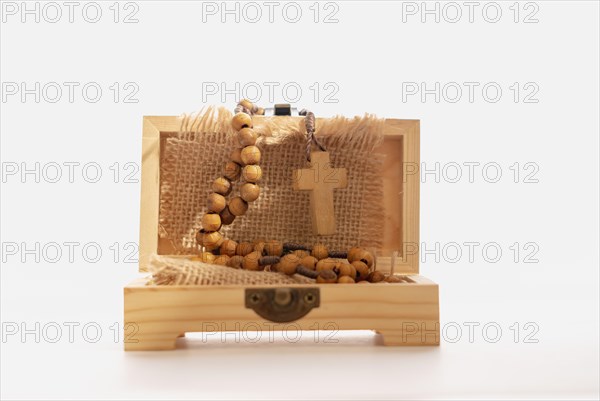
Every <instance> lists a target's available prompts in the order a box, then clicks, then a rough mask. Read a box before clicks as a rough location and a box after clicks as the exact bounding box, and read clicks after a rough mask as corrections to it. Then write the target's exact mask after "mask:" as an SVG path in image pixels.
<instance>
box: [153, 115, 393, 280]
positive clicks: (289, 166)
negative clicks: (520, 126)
mask: <svg viewBox="0 0 600 401" xmlns="http://www.w3.org/2000/svg"><path fill="white" fill-rule="evenodd" d="M231 117H232V113H231V112H230V111H229V110H227V109H224V108H213V107H211V108H208V109H205V110H203V111H201V112H199V113H196V114H193V115H184V116H183V117H182V119H181V129H180V132H179V133H178V134H177V135H176V136H174V137H171V138H169V139H167V140H166V143H165V144H164V150H163V152H162V153H161V161H160V169H161V170H160V183H161V186H160V211H159V214H160V216H159V225H160V226H159V235H160V237H161V238H164V239H167V240H169V241H170V242H171V243H172V246H173V248H174V250H175V254H178V255H193V254H197V253H198V246H197V244H196V238H195V236H196V231H197V230H198V229H200V227H201V224H200V222H201V218H202V215H203V214H204V213H205V212H206V199H207V196H208V194H209V193H210V192H211V183H212V181H213V180H214V179H215V178H217V177H219V176H220V175H221V174H222V169H223V165H224V163H225V162H226V161H228V160H229V155H230V153H231V151H232V150H233V149H234V148H235V147H238V146H239V145H238V144H237V140H236V135H235V132H234V131H233V129H232V128H231V126H230V120H231ZM254 125H255V126H254V128H255V130H256V131H257V132H259V133H260V135H261V137H260V138H259V141H258V142H257V146H258V147H259V148H260V150H261V152H262V159H261V162H260V165H261V167H262V170H263V177H262V180H261V181H260V182H259V185H260V187H261V194H260V197H259V198H258V199H257V200H256V201H255V202H253V203H251V204H250V207H249V209H248V212H247V213H246V214H245V215H244V216H242V217H238V218H236V220H235V221H234V223H233V224H232V225H230V226H223V228H222V229H221V233H222V234H223V235H224V236H225V237H227V238H230V239H233V240H236V241H238V242H239V241H252V240H254V239H257V238H264V239H276V240H280V241H283V242H296V243H302V244H306V245H313V244H315V243H317V242H319V243H324V244H325V245H327V246H328V247H329V249H335V250H347V249H348V248H350V247H352V246H361V247H365V248H370V249H380V248H381V246H382V240H383V223H384V221H383V219H384V213H383V179H382V166H383V155H382V154H376V153H374V152H373V150H374V149H375V148H376V147H377V146H378V145H380V144H381V142H382V140H383V125H384V120H383V119H379V118H376V117H375V116H373V115H365V116H363V117H354V118H346V117H334V118H329V119H320V120H317V124H316V133H315V134H316V136H317V137H318V138H319V140H320V141H321V142H322V143H323V144H324V145H325V147H326V148H327V151H328V152H329V153H330V158H331V165H332V167H333V168H340V167H344V168H346V169H347V171H348V187H347V188H344V189H336V190H334V209H335V220H336V226H337V232H336V234H335V235H331V236H315V235H313V232H312V224H311V219H310V214H309V213H310V211H309V193H308V192H307V191H294V190H293V189H292V174H293V171H294V170H296V169H301V168H307V167H308V161H307V160H306V155H305V148H306V130H305V127H304V120H303V119H298V118H295V119H294V118H289V117H273V118H265V119H264V120H263V121H262V122H260V123H256V122H255V124H254ZM236 194H239V190H238V184H236V185H235V186H234V188H233V191H232V194H231V195H230V197H231V196H235V195H236ZM153 266H154V269H153V270H154V272H155V277H157V274H158V272H162V273H163V274H162V276H161V277H162V278H161V280H159V281H161V282H162V283H163V284H174V283H179V284H181V283H184V282H185V283H191V284H244V283H247V282H253V283H256V282H257V281H258V282H259V283H260V282H261V280H264V281H262V282H263V283H267V282H269V280H273V279H268V278H267V277H268V276H277V277H279V276H282V275H279V274H276V273H267V272H262V273H253V272H246V271H240V270H235V269H231V268H225V267H219V266H213V267H210V266H209V265H206V264H203V263H200V262H192V261H190V260H186V259H181V258H165V257H157V258H155V261H154V263H153ZM192 268H193V269H192ZM174 269H175V270H174ZM224 269H227V270H230V271H231V274H230V273H228V272H226V273H227V274H220V273H219V274H216V275H215V270H218V271H221V270H224ZM191 270H194V271H193V273H190V272H191ZM208 270H211V275H210V276H211V278H209V279H203V278H202V277H199V278H194V279H193V280H192V279H189V280H183V279H181V277H179V278H176V276H178V275H180V274H181V272H182V271H185V272H187V273H189V274H188V276H190V275H192V274H194V275H198V274H201V273H202V271H208ZM167 272H171V276H170V277H171V278H170V279H169V278H165V277H167V274H166V273H167ZM232 274H233V276H234V277H230V276H231V275H232ZM247 275H255V276H257V277H258V276H260V277H261V278H260V279H248V278H246V276H247ZM190 277H191V276H190ZM294 277H296V276H294ZM283 278H285V279H286V280H288V279H289V278H286V277H283ZM280 279H282V278H281V277H279V278H277V279H275V280H280ZM248 280H250V281H248ZM292 280H296V279H295V278H294V279H292ZM188 281H189V282H188ZM192 281H193V283H192Z"/></svg>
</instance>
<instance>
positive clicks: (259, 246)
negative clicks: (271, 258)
mask: <svg viewBox="0 0 600 401" xmlns="http://www.w3.org/2000/svg"><path fill="white" fill-rule="evenodd" d="M265 244H266V242H264V241H258V242H256V243H255V244H254V252H259V253H260V254H261V255H265V254H266V251H265Z"/></svg>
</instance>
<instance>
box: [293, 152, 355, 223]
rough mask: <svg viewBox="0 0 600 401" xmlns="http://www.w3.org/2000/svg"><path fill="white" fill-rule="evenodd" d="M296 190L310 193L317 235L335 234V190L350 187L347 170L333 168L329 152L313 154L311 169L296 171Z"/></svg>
mask: <svg viewBox="0 0 600 401" xmlns="http://www.w3.org/2000/svg"><path fill="white" fill-rule="evenodd" d="M293 178H294V190H296V191H310V214H311V218H312V226H313V233H314V234H315V235H332V234H335V214H334V210H333V190H334V189H337V188H346V186H347V185H348V177H347V171H346V169H345V168H333V167H331V163H330V162H329V153H328V152H312V153H311V154H310V168H305V169H301V170H296V171H294V177H293Z"/></svg>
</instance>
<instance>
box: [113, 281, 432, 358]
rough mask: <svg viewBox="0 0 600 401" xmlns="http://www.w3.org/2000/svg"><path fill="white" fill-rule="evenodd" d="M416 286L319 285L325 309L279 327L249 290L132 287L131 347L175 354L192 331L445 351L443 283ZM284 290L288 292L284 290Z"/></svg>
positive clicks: (128, 300)
mask: <svg viewBox="0 0 600 401" xmlns="http://www.w3.org/2000/svg"><path fill="white" fill-rule="evenodd" d="M407 277H409V278H410V279H411V280H412V281H414V282H413V283H393V284H392V283H378V284H364V285H360V284H355V285H336V284H314V285H310V286H311V287H318V288H319V291H320V306H319V307H317V308H314V309H312V310H311V311H310V312H309V313H308V314H307V315H306V316H305V317H303V318H301V319H299V320H296V321H294V322H293V323H292V322H290V323H273V322H270V321H268V320H265V319H263V318H261V317H260V316H258V315H257V314H256V313H255V312H254V311H253V310H252V309H248V308H246V307H245V304H244V297H245V289H246V288H247V287H243V286H152V285H150V286H148V285H146V279H141V280H138V281H136V282H133V283H131V284H130V285H128V286H127V287H125V349H126V350H168V349H174V348H175V344H176V340H177V338H178V337H181V336H183V335H184V334H185V333H187V332H207V331H211V332H214V331H262V330H282V329H286V328H287V329H289V328H290V324H293V326H292V327H294V328H298V329H301V330H314V329H315V328H327V329H335V330H375V331H376V332H378V333H380V334H382V336H383V343H384V345H439V342H440V329H439V299H438V285H437V284H435V283H433V282H432V281H430V280H429V279H427V278H425V277H423V276H419V275H410V276H407ZM279 287H281V286H279Z"/></svg>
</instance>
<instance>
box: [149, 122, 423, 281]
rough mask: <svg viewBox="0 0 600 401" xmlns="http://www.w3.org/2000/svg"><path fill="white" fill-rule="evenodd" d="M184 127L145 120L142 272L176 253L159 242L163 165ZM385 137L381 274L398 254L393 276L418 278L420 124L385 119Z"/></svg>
mask: <svg viewBox="0 0 600 401" xmlns="http://www.w3.org/2000/svg"><path fill="white" fill-rule="evenodd" d="M262 118H279V117H260V116H254V117H253V119H258V120H257V121H260V119H262ZM288 118H289V117H288ZM293 118H297V119H298V120H301V119H303V117H293ZM319 120H320V119H317V124H318V122H319ZM299 122H300V121H299ZM180 127H181V120H180V118H179V117H176V116H145V117H144V118H143V139H142V191H141V214H140V247H139V253H140V255H139V270H140V271H147V270H148V265H149V260H150V257H151V255H153V254H159V255H165V254H172V253H173V252H172V247H171V246H170V245H169V244H168V243H167V242H166V241H164V240H163V239H161V238H160V236H159V204H160V161H161V152H163V151H164V147H165V143H166V141H167V139H168V138H172V137H175V136H176V135H177V133H178V132H179V129H180ZM383 131H384V132H383V135H384V139H383V142H382V144H381V145H380V146H379V147H378V148H377V149H376V152H378V153H383V154H385V155H386V157H385V161H384V164H383V186H384V188H383V191H384V201H383V204H384V213H385V222H384V230H383V247H382V249H381V250H380V251H378V252H377V268H378V269H380V270H384V271H385V270H389V268H390V264H391V260H392V255H393V253H394V252H397V254H396V255H397V256H396V257H395V258H394V259H395V268H394V272H395V273H402V274H418V273H419V255H418V244H419V142H420V141H419V120H397V119H386V120H385V123H384V129H383Z"/></svg>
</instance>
